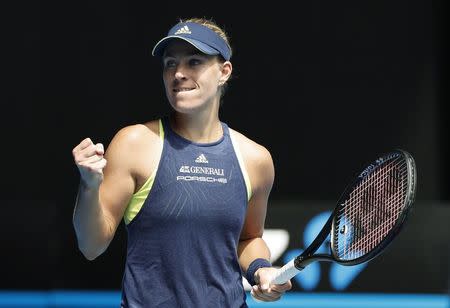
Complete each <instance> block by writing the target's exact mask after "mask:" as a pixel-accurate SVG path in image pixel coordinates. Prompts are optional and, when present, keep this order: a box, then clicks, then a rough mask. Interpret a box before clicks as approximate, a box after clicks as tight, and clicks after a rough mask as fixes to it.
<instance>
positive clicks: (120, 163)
mask: <svg viewBox="0 0 450 308" xmlns="http://www.w3.org/2000/svg"><path fill="white" fill-rule="evenodd" d="M127 152H128V151H126V150H125V149H124V147H123V146H121V144H120V141H114V140H113V142H112V143H111V144H110V146H109V147H108V149H107V151H106V153H105V158H106V160H107V165H106V167H105V169H104V170H103V172H104V178H103V182H102V184H101V186H100V196H99V201H100V204H101V206H102V210H103V214H104V215H105V218H107V219H108V221H109V222H110V225H111V224H112V227H113V228H114V229H115V228H117V226H118V225H119V224H120V221H121V219H122V217H123V214H124V212H125V209H126V207H127V205H128V202H129V200H130V198H131V197H132V195H133V193H134V189H135V180H134V178H133V175H132V173H131V167H130V159H131V157H130V154H129V153H127Z"/></svg>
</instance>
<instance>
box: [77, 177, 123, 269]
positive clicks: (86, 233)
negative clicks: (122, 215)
mask: <svg viewBox="0 0 450 308" xmlns="http://www.w3.org/2000/svg"><path fill="white" fill-rule="evenodd" d="M73 225H74V229H75V233H76V236H77V240H78V247H79V249H80V251H81V252H82V253H83V255H84V256H85V257H86V258H87V259H89V260H93V259H95V258H96V257H98V256H99V255H100V254H102V253H103V252H104V251H105V250H106V248H107V247H108V245H109V243H110V241H111V238H112V234H113V233H114V231H113V230H111V229H112V228H110V227H108V223H107V219H106V218H105V215H104V213H103V210H102V208H101V205H100V201H99V187H95V188H87V187H86V186H85V185H83V184H82V183H81V184H80V186H79V190H78V196H77V200H76V204H75V209H74V214H73Z"/></svg>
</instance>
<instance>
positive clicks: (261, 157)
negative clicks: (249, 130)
mask: <svg viewBox="0 0 450 308" xmlns="http://www.w3.org/2000/svg"><path fill="white" fill-rule="evenodd" d="M230 134H232V136H233V137H234V140H236V142H237V143H238V146H239V149H240V151H241V153H242V156H243V158H244V160H246V161H248V162H252V163H256V164H270V165H271V164H272V163H273V162H272V155H271V154H270V152H269V150H268V149H267V148H266V147H265V146H263V145H261V144H259V143H257V142H255V141H253V140H252V139H250V138H248V137H247V136H245V135H244V134H242V133H240V132H238V131H236V130H234V129H231V128H230Z"/></svg>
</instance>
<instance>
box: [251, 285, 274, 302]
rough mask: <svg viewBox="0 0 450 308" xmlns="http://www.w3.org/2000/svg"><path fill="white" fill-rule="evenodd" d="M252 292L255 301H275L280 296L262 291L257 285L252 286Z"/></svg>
mask: <svg viewBox="0 0 450 308" xmlns="http://www.w3.org/2000/svg"><path fill="white" fill-rule="evenodd" d="M252 292H253V294H254V296H255V297H256V298H257V299H259V300H263V301H275V300H278V299H279V298H280V296H281V295H280V294H279V293H273V292H270V291H269V290H262V289H261V288H260V287H259V286H258V285H255V286H253V288H252Z"/></svg>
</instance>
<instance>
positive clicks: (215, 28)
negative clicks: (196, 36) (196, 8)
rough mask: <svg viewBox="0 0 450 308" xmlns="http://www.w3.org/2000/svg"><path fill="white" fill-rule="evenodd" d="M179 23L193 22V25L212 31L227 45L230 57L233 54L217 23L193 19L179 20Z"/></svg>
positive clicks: (226, 36)
mask: <svg viewBox="0 0 450 308" xmlns="http://www.w3.org/2000/svg"><path fill="white" fill-rule="evenodd" d="M180 22H193V23H197V24H200V25H202V26H205V27H207V28H209V29H211V30H213V31H214V32H216V33H217V34H218V35H219V36H220V37H221V38H222V39H223V40H224V41H225V42H226V43H227V45H228V48H230V57H231V55H232V54H233V50H232V49H231V45H230V38H229V37H228V35H227V34H226V33H225V30H223V29H222V28H221V27H219V26H218V25H217V23H216V22H214V21H213V20H212V19H207V18H196V17H193V18H188V19H181V20H180Z"/></svg>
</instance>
